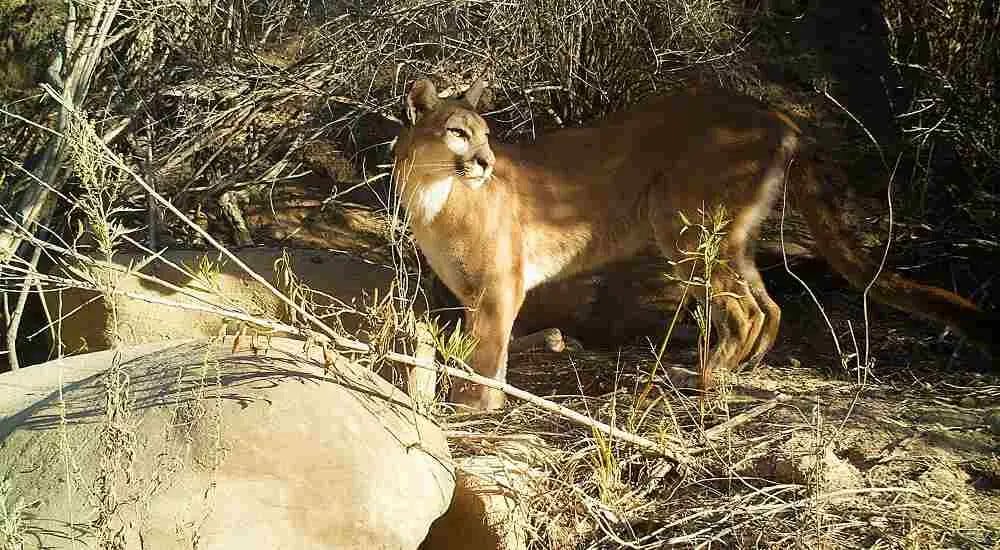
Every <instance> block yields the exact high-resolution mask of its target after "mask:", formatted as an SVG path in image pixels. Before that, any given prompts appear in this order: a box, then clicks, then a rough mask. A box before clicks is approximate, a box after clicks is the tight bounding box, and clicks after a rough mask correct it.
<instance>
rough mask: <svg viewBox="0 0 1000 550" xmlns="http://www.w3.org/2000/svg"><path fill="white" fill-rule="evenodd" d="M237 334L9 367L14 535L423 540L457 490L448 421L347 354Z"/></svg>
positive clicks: (8, 506) (8, 525)
mask: <svg viewBox="0 0 1000 550" xmlns="http://www.w3.org/2000/svg"><path fill="white" fill-rule="evenodd" d="M232 345H233V344H232V340H229V339H227V340H224V341H220V342H207V341H186V342H180V343H178V342H159V343H153V344H145V345H141V346H136V347H132V348H123V349H118V350H114V351H107V352H100V353H92V354H85V355H79V356H75V357H72V358H67V359H62V360H58V361H52V362H50V363H46V364H43V365H38V366H35V367H30V368H25V369H21V370H19V371H15V372H12V373H7V374H4V375H0V418H3V420H2V421H0V445H2V453H0V481H2V483H0V489H2V490H0V493H2V494H0V498H3V499H4V500H5V502H4V506H3V508H2V509H3V510H4V513H5V517H4V518H3V522H4V526H5V527H4V529H5V531H4V533H5V534H6V535H8V539H9V540H13V541H14V542H13V543H12V544H14V546H13V547H15V548H87V547H89V548H122V549H139V548H156V549H166V550H169V549H173V548H177V549H180V548H188V549H189V548H192V547H196V548H199V549H202V550H205V549H218V550H222V549H236V548H239V549H247V550H254V549H261V550H263V549H267V550H272V549H320V548H323V549H394V550H395V549H415V548H417V547H418V545H419V544H420V543H421V541H422V540H423V539H424V538H425V537H426V535H427V533H428V528H429V526H430V525H431V523H432V522H433V521H434V520H435V519H436V518H438V517H440V516H441V515H442V514H443V513H444V512H445V510H446V509H447V508H448V506H449V503H450V502H451V499H452V493H453V491H454V486H455V481H454V472H453V469H452V467H451V466H450V463H451V459H450V455H449V451H448V448H447V444H446V441H445V438H444V435H443V434H442V432H441V430H440V429H439V428H438V427H437V426H436V425H435V424H434V423H432V422H431V421H429V420H428V419H427V418H424V417H423V416H421V415H420V414H419V413H418V412H415V411H414V410H413V408H411V407H410V402H409V400H408V399H407V397H406V396H405V395H404V394H402V393H401V392H399V391H398V390H396V389H395V388H393V387H392V386H390V385H389V384H387V383H386V382H384V381H383V380H381V379H380V378H378V377H377V376H375V375H373V374H372V373H370V372H369V371H368V370H366V369H363V368H360V367H358V366H356V365H355V364H353V363H351V362H349V361H347V360H346V359H344V358H342V357H339V356H330V354H327V355H326V356H324V354H323V352H322V351H320V350H317V349H315V348H313V349H311V350H310V349H306V348H304V346H303V343H301V342H296V341H292V340H285V339H280V338H275V339H272V340H271V341H270V347H269V348H268V349H267V350H257V351H256V352H251V351H239V350H238V351H237V352H235V353H232ZM18 541H20V544H21V546H18V545H17V542H18Z"/></svg>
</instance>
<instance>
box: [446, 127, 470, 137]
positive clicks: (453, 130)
mask: <svg viewBox="0 0 1000 550" xmlns="http://www.w3.org/2000/svg"><path fill="white" fill-rule="evenodd" d="M447 132H448V133H449V134H451V135H453V136H455V137H459V138H462V139H469V132H466V131H465V130H463V129H461V128H448V129H447Z"/></svg>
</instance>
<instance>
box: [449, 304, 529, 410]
mask: <svg viewBox="0 0 1000 550" xmlns="http://www.w3.org/2000/svg"><path fill="white" fill-rule="evenodd" d="M523 301H524V293H523V292H517V291H514V290H505V291H493V292H490V291H487V293H486V294H484V295H483V297H482V298H481V299H479V300H477V301H476V303H474V304H470V305H467V306H466V307H468V308H469V309H468V311H467V312H466V315H465V318H466V326H467V327H468V330H469V334H470V335H471V336H472V337H473V338H475V339H476V341H477V344H476V349H475V351H474V352H473V353H472V360H471V362H470V363H471V366H472V368H473V370H475V371H476V373H478V374H480V375H482V376H486V377H488V378H492V379H494V380H497V381H499V382H506V381H507V346H508V344H509V343H510V333H511V329H512V327H513V326H514V318H515V317H517V312H518V310H520V309H521V303H522V302H523ZM504 397H505V395H504V393H503V392H502V391H500V390H497V389H493V388H487V387H485V386H481V385H479V384H473V383H471V382H467V381H465V380H456V381H455V384H454V385H453V386H452V389H451V401H452V402H453V403H457V404H460V405H466V406H469V407H472V408H474V409H479V410H495V409H499V408H502V407H503V405H504Z"/></svg>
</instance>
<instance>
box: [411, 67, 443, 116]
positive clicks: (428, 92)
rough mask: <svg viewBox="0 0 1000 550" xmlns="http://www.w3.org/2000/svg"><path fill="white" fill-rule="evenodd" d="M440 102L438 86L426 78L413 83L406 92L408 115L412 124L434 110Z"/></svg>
mask: <svg viewBox="0 0 1000 550" xmlns="http://www.w3.org/2000/svg"><path fill="white" fill-rule="evenodd" d="M437 104H438V96H437V88H435V87H434V83H433V82H431V81H430V80H427V79H426V78H421V79H420V80H418V81H416V82H414V83H413V86H411V87H410V92H409V93H408V94H406V117H407V118H409V119H410V124H416V123H417V121H419V120H420V118H421V117H422V116H424V115H425V114H427V113H429V112H430V111H432V110H434V107H435V106H437Z"/></svg>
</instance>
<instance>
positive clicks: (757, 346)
mask: <svg viewBox="0 0 1000 550" xmlns="http://www.w3.org/2000/svg"><path fill="white" fill-rule="evenodd" d="M747 260H748V261H746V262H741V263H740V264H737V269H738V270H739V272H740V275H741V276H742V277H743V280H744V281H746V283H747V286H748V287H749V290H750V294H751V295H752V296H753V297H754V298H756V301H757V306H758V310H761V313H762V319H761V320H762V326H761V328H760V330H759V331H758V333H757V335H755V336H754V338H753V340H752V341H750V342H749V344H750V346H749V348H748V349H747V350H746V351H745V353H744V355H743V357H741V358H740V360H741V361H745V365H747V366H749V367H751V368H753V367H756V366H757V365H759V364H760V362H761V360H763V359H764V355H766V354H767V352H768V351H770V350H771V347H772V346H773V345H774V341H775V340H776V339H777V337H778V327H779V326H780V325H781V307H780V306H778V304H777V303H776V302H775V301H774V300H773V299H772V298H771V295H770V294H768V293H767V289H766V288H765V287H764V281H763V279H761V276H760V271H758V269H757V265H756V263H754V261H753V257H752V256H748V257H747Z"/></svg>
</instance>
